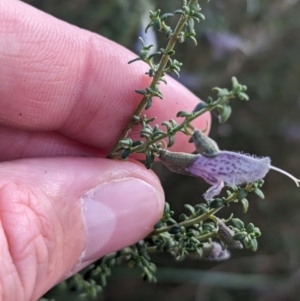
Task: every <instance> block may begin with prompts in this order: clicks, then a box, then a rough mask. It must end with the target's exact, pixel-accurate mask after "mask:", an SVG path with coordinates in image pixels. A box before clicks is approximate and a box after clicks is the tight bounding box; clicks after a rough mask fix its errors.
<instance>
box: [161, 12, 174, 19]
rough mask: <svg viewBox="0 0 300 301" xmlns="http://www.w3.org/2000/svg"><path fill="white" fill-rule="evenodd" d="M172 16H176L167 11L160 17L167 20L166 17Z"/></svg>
mask: <svg viewBox="0 0 300 301" xmlns="http://www.w3.org/2000/svg"><path fill="white" fill-rule="evenodd" d="M171 17H174V15H173V14H172V13H165V14H163V15H161V17H160V19H161V20H165V19H167V18H171Z"/></svg>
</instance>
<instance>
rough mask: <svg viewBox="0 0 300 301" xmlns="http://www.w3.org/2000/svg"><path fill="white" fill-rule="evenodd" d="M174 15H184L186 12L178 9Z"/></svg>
mask: <svg viewBox="0 0 300 301" xmlns="http://www.w3.org/2000/svg"><path fill="white" fill-rule="evenodd" d="M174 14H175V15H183V14H184V11H183V10H182V9H177V10H175V12H174Z"/></svg>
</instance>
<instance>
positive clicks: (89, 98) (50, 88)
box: [0, 0, 210, 301]
mask: <svg viewBox="0 0 300 301" xmlns="http://www.w3.org/2000/svg"><path fill="white" fill-rule="evenodd" d="M0 15H1V21H0V65H1V68H0V112H1V113H0V141H1V143H0V160H1V161H2V163H1V168H0V221H1V227H0V244H1V246H2V247H1V250H0V258H1V269H0V287H1V290H0V292H1V293H0V294H1V297H0V298H1V300H3V301H8V300H9V301H14V300H17V301H19V300H24V301H27V300H36V299H37V298H38V297H40V296H41V295H42V294H43V293H45V292H46V291H47V290H48V289H50V288H51V287H52V286H53V285H55V284H56V283H58V282H59V281H60V280H62V279H64V278H66V277H67V276H70V275H71V274H72V273H74V272H75V271H78V270H79V269H80V268H83V267H84V266H87V265H88V264H89V263H91V262H92V261H94V260H96V259H98V258H100V257H101V256H103V255H105V254H107V253H110V252H113V251H115V250H118V249H121V248H123V247H125V246H127V245H130V244H132V243H135V242H136V241H138V240H140V239H142V238H143V237H144V236H146V235H147V234H148V233H149V232H150V231H151V229H152V227H153V225H154V224H155V223H156V222H157V220H158V219H159V218H160V216H161V214H162V211H163V206H164V194H163V190H162V188H161V186H160V183H159V180H158V179H157V178H156V176H155V175H154V174H153V173H152V172H151V171H148V170H146V169H145V168H144V167H143V166H142V165H141V164H139V163H138V162H135V161H131V162H121V161H115V160H108V159H105V156H106V155H107V153H108V152H109V150H110V149H111V148H112V146H113V145H114V143H115V142H116V141H117V139H118V136H119V135H120V133H121V131H122V129H123V128H124V126H125V124H126V122H127V121H128V120H129V119H130V117H131V115H132V113H133V112H134V109H135V108H136V106H137V104H138V102H139V101H140V96H139V95H138V94H136V93H135V92H134V90H135V89H137V88H144V87H146V86H147V85H148V84H149V77H147V76H146V75H143V74H144V72H145V69H146V68H145V65H144V64H143V63H135V64H133V65H128V64H127V62H128V61H129V60H130V59H132V58H134V57H135V55H134V54H133V53H131V52H130V51H128V50H126V49H124V48H123V47H121V46H119V45H117V44H115V43H114V42H112V41H109V40H107V39H105V38H103V37H101V36H98V35H96V34H93V33H91V32H88V31H85V30H82V29H79V28H77V27H75V26H72V25H69V24H66V23H65V22H62V21H59V20H57V19H55V18H53V17H51V16H49V15H47V14H45V13H42V12H40V11H38V10H36V9H34V8H32V7H30V6H28V5H26V4H24V3H22V2H19V1H16V0H1V2H0ZM161 90H162V93H163V95H164V100H163V101H161V100H157V101H155V102H154V104H153V106H152V108H151V110H149V113H148V114H150V115H152V116H157V117H158V119H157V123H158V124H159V123H160V122H162V121H163V120H166V119H170V118H173V117H174V115H175V114H176V112H178V111H179V110H187V111H188V110H192V109H193V108H194V106H195V104H196V103H197V102H198V99H197V98H196V97H195V96H194V95H193V94H191V93H190V92H189V91H187V90H186V89H185V88H183V87H182V86H181V85H180V84H178V83H177V82H175V81H174V80H172V79H168V85H166V86H165V85H162V86H161ZM209 120H210V117H209V115H208V114H206V115H204V116H203V118H202V119H199V120H197V121H196V122H195V126H197V127H199V128H204V127H205V126H206V123H207V122H209ZM132 137H138V132H137V131H136V132H135V131H133V132H132ZM186 141H187V139H186V138H185V137H184V136H183V135H182V136H179V137H178V139H177V143H176V146H174V147H173V150H175V151H176V150H177V151H192V146H191V145H190V144H187V143H186Z"/></svg>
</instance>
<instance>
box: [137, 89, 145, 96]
mask: <svg viewBox="0 0 300 301" xmlns="http://www.w3.org/2000/svg"><path fill="white" fill-rule="evenodd" d="M135 92H136V93H138V94H141V95H145V94H146V91H145V90H139V89H138V90H135Z"/></svg>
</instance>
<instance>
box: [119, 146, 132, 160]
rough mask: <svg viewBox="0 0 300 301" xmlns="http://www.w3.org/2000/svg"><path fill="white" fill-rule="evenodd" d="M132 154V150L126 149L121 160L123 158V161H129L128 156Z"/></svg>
mask: <svg viewBox="0 0 300 301" xmlns="http://www.w3.org/2000/svg"><path fill="white" fill-rule="evenodd" d="M130 152H131V149H130V148H126V149H125V150H124V151H123V153H122V155H121V158H122V159H123V160H125V159H127V158H128V156H129V155H130Z"/></svg>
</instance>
